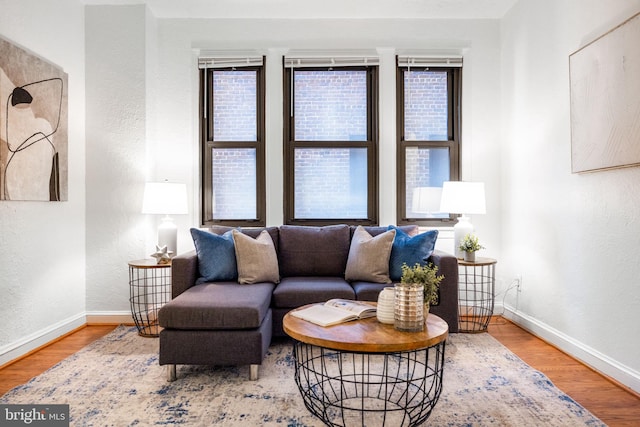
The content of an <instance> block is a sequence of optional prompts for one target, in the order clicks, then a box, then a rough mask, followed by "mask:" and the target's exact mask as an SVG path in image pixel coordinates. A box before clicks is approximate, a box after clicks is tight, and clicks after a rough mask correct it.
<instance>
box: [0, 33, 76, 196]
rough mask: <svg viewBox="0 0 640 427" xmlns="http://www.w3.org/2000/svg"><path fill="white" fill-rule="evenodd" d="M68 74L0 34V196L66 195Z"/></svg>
mask: <svg viewBox="0 0 640 427" xmlns="http://www.w3.org/2000/svg"><path fill="white" fill-rule="evenodd" d="M67 85H68V77H67V74H66V73H65V72H64V71H63V70H62V69H61V68H60V67H58V66H56V65H54V64H51V63H50V62H48V61H46V60H44V59H42V58H40V57H38V56H36V55H34V54H32V53H30V52H28V51H26V50H25V49H23V48H21V47H19V46H16V45H15V44H13V43H11V42H9V41H7V40H5V39H3V38H0V200H42V201H64V200H67V199H68V195H67V192H68V191H67V187H68V172H67V165H68V113H67Z"/></svg>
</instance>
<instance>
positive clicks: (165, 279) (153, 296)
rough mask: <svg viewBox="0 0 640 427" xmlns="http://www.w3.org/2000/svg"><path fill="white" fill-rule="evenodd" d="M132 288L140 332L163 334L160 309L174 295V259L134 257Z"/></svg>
mask: <svg viewBox="0 0 640 427" xmlns="http://www.w3.org/2000/svg"><path fill="white" fill-rule="evenodd" d="M129 291H130V297H129V302H130V303H131V314H132V316H133V321H134V322H135V324H136V327H137V328H138V334H140V335H141V336H143V337H157V336H158V335H159V334H160V325H158V311H159V310H160V307H162V306H163V305H165V304H166V303H167V302H169V300H170V299H171V263H168V264H158V263H157V261H156V260H155V259H140V260H136V261H130V262H129Z"/></svg>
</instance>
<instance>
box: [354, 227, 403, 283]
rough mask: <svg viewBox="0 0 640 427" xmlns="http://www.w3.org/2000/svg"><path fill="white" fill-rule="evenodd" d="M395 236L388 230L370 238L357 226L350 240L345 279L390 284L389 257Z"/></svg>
mask: <svg viewBox="0 0 640 427" xmlns="http://www.w3.org/2000/svg"><path fill="white" fill-rule="evenodd" d="M395 236H396V231H395V230H389V231H385V232H384V233H382V234H378V235H377V236H375V237H371V234H369V233H368V232H367V231H366V230H365V229H364V228H363V227H361V226H358V228H356V231H355V232H354V233H353V238H352V239H351V247H350V248H349V258H348V259H347V269H346V271H345V274H344V276H345V279H346V280H348V281H356V280H361V281H365V282H374V283H391V279H390V278H389V257H390V256H391V248H392V246H393V239H394V237H395Z"/></svg>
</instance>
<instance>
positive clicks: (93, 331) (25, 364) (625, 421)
mask: <svg viewBox="0 0 640 427" xmlns="http://www.w3.org/2000/svg"><path fill="white" fill-rule="evenodd" d="M114 328H115V326H105V325H100V326H93V325H92V326H87V327H84V328H82V329H79V330H78V331H76V332H74V333H72V334H70V335H68V336H66V337H63V338H62V339H60V340H58V341H56V342H54V343H52V344H51V345H49V346H47V347H44V348H42V349H40V350H38V351H36V352H35V353H33V354H31V355H29V356H27V357H25V358H23V359H21V360H19V361H17V362H15V363H13V364H10V365H8V366H5V367H3V368H2V369H0V396H1V395H3V394H5V393H6V392H7V391H9V390H10V389H12V388H13V387H15V386H17V385H20V384H23V383H25V382H27V381H29V379H31V378H33V377H34V376H36V375H39V374H40V373H42V372H43V371H45V370H47V369H49V368H50V367H52V366H53V365H55V364H56V363H58V362H59V361H60V360H62V359H64V358H65V357H67V356H70V355H71V354H73V353H75V352H76V351H78V350H80V349H81V348H83V347H84V346H86V345H87V344H89V343H91V342H93V341H94V340H96V339H98V338H100V337H102V336H104V335H106V334H108V333H109V332H111V331H112V330H113V329H114ZM489 333H490V334H491V335H492V336H493V337H494V338H496V339H497V340H498V341H500V342H501V343H502V344H503V345H505V346H506V347H508V348H509V349H510V350H511V351H512V352H514V353H515V354H516V355H518V357H520V358H521V359H522V360H523V361H524V362H526V363H527V364H529V365H530V366H533V367H534V368H535V369H538V370H539V371H541V372H543V373H544V374H545V375H547V376H548V377H549V378H550V379H551V381H553V383H554V384H555V385H556V386H557V387H558V388H560V389H561V390H563V391H564V392H565V393H567V394H568V395H569V396H571V397H572V398H573V399H574V400H576V401H577V402H579V403H580V404H581V405H582V406H584V407H585V408H587V409H588V410H589V411H591V413H593V414H594V415H595V416H597V417H598V418H600V419H601V420H602V421H603V422H605V423H606V424H608V425H609V426H612V427H626V426H637V425H638V424H639V421H638V420H640V397H639V396H637V395H635V394H633V393H631V392H630V391H628V390H626V389H624V388H623V387H620V386H618V385H616V384H615V383H614V382H612V381H611V380H609V379H607V378H606V377H604V376H602V375H600V374H598V373H597V372H595V371H593V370H591V369H590V368H588V367H586V366H584V365H583V364H581V363H580V362H578V361H576V360H575V359H573V358H572V357H570V356H568V355H566V354H564V353H563V352H561V351H559V350H557V349H556V348H554V347H553V346H551V345H549V344H547V343H545V342H544V341H542V340H540V339H538V338H536V337H534V336H533V335H531V334H529V333H528V332H526V331H525V330H523V329H521V328H520V327H518V326H516V325H514V324H513V323H511V322H509V321H508V320H505V319H503V318H501V317H497V318H494V319H493V321H492V322H491V324H490V325H489Z"/></svg>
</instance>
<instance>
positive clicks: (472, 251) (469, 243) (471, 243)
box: [459, 234, 484, 262]
mask: <svg viewBox="0 0 640 427" xmlns="http://www.w3.org/2000/svg"><path fill="white" fill-rule="evenodd" d="M459 249H460V250H461V251H462V252H464V260H465V261H469V262H474V261H475V260H476V252H477V251H479V250H480V249H484V246H482V245H481V244H480V241H479V240H478V236H476V235H475V234H467V235H466V236H464V238H463V239H462V241H461V242H460V247H459Z"/></svg>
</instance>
